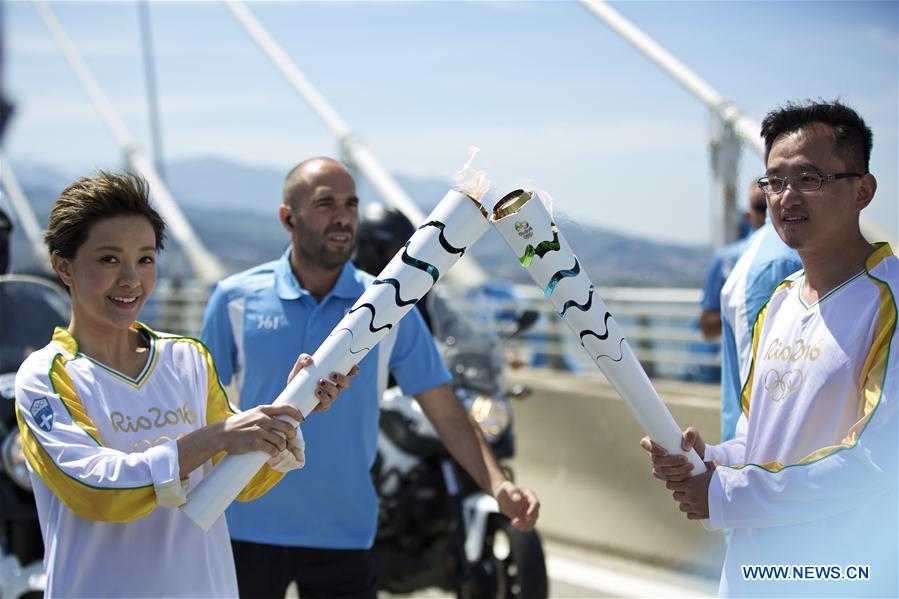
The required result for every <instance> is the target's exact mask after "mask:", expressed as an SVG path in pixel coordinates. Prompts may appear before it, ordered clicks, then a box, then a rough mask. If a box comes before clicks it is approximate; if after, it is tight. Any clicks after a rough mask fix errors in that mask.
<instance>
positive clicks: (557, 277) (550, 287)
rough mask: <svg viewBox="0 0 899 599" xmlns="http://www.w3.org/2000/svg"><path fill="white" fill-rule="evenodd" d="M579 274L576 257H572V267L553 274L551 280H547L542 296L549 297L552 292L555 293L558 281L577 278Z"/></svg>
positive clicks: (579, 267)
mask: <svg viewBox="0 0 899 599" xmlns="http://www.w3.org/2000/svg"><path fill="white" fill-rule="evenodd" d="M579 272H581V265H580V263H578V261H577V256H575V257H574V266H572V267H571V268H569V269H568V270H560V271H559V272H557V273H556V274H554V275H553V276H552V278H551V279H550V280H549V283H547V285H546V289H544V290H543V295H545V296H546V297H549V296H550V295H552V293H553V291H555V289H556V285H558V284H559V281H561V280H562V279H565V278H567V277H574V276H577V274H578V273H579Z"/></svg>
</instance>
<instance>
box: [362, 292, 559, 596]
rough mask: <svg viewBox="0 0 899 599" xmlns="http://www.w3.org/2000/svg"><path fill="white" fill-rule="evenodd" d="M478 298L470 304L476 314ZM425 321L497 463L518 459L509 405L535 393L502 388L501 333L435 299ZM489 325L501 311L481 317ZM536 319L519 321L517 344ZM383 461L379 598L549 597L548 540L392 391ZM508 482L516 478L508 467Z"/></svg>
mask: <svg viewBox="0 0 899 599" xmlns="http://www.w3.org/2000/svg"><path fill="white" fill-rule="evenodd" d="M472 293H473V294H474V295H475V296H476V297H472V294H469V297H466V298H465V299H464V302H465V304H466V305H468V306H472V305H473V304H474V305H476V304H477V303H478V300H482V299H483V297H477V295H478V292H472ZM423 301H426V302H427V303H426V311H427V313H428V315H429V317H430V323H431V327H432V333H433V334H434V338H435V341H436V342H437V345H438V348H439V349H440V351H441V354H442V356H443V358H444V361H445V362H446V364H447V366H448V368H449V370H450V372H451V373H452V375H453V380H452V382H451V387H452V389H453V391H454V393H455V395H456V397H457V398H458V400H459V401H460V402H461V403H462V405H463V406H464V407H465V408H466V410H467V411H468V413H469V414H470V415H471V416H472V417H473V418H474V420H475V421H476V422H477V423H478V425H479V426H480V428H481V431H482V433H483V434H484V437H485V438H486V439H487V441H488V442H489V443H490V444H491V446H492V448H493V451H494V453H495V454H496V457H497V459H498V460H500V461H501V464H502V460H508V459H509V458H511V457H512V456H513V455H514V453H515V436H514V430H513V426H512V425H513V421H512V410H511V406H510V399H512V398H519V399H521V398H524V397H525V396H526V395H527V393H528V390H526V389H523V388H520V387H518V388H513V389H511V390H505V389H503V387H502V378H501V377H502V374H503V370H504V368H505V362H506V358H505V355H504V353H503V349H502V344H501V340H500V339H499V337H498V336H497V335H494V334H491V333H490V331H493V330H496V329H495V326H494V325H493V323H490V322H477V321H474V320H472V319H471V318H468V317H466V316H464V315H462V314H460V313H458V312H456V311H454V310H451V309H450V308H449V302H448V301H447V300H446V299H444V298H442V297H441V296H440V295H439V294H438V293H436V290H433V291H432V292H430V293H429V294H428V296H426V298H425V300H423ZM474 313H475V314H478V315H479V318H480V319H481V320H486V319H488V318H489V315H490V314H494V313H495V311H493V310H492V309H490V308H489V307H487V309H481V310H476V311H475V312H474ZM536 320H537V313H536V312H533V311H526V312H524V313H522V314H520V315H518V316H517V318H516V319H515V322H514V330H513V331H512V332H511V333H510V334H508V335H507V337H511V336H513V335H515V334H517V333H518V332H521V331H522V330H524V329H526V328H528V327H530V326H531V325H533V323H534V322H535V321H536ZM380 416H381V420H380V433H379V437H378V456H377V458H376V461H375V465H374V467H373V469H372V476H373V480H374V483H375V488H376V489H377V492H378V496H379V499H380V509H379V514H378V533H377V537H376V539H375V545H374V551H375V555H376V557H377V559H378V566H379V570H380V581H379V588H380V589H381V590H386V591H389V592H394V593H409V592H412V591H415V590H418V589H423V588H430V587H439V588H441V589H444V590H448V591H453V592H455V593H456V595H457V596H459V597H463V598H476V597H477V598H481V597H495V598H512V597H528V598H540V597H546V596H547V593H548V581H547V575H546V564H545V559H544V554H543V547H542V543H541V540H540V536H539V535H538V534H537V532H536V531H532V532H523V531H520V530H518V529H516V528H514V527H513V526H512V525H511V523H510V521H509V519H508V518H507V517H506V516H504V515H503V514H502V513H500V511H499V507H498V505H497V502H496V500H495V499H494V498H493V497H491V496H489V495H487V494H486V493H484V492H483V491H481V490H480V489H479V488H478V486H477V485H476V484H475V482H474V481H473V480H472V478H471V477H470V476H469V475H468V474H467V473H466V472H465V470H463V469H462V467H461V466H460V465H459V464H458V463H456V462H455V460H453V458H452V457H451V456H450V454H449V452H448V451H447V450H446V449H445V447H444V446H443V443H442V442H441V441H440V439H439V437H438V436H437V432H436V431H435V430H434V427H433V426H432V425H431V423H430V421H429V420H428V418H427V417H426V416H425V415H424V413H423V412H422V410H421V407H420V406H419V405H418V403H417V402H416V401H415V400H414V399H413V398H411V397H408V396H405V395H403V394H402V392H401V391H400V390H399V389H398V388H396V387H392V388H389V389H388V390H387V391H386V392H385V393H384V396H383V398H382V401H381V408H380ZM503 468H504V470H505V471H506V473H507V475H508V476H509V478H512V474H513V473H512V471H511V469H510V468H509V467H508V466H507V465H505V464H503Z"/></svg>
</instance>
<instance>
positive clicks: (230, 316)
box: [201, 249, 451, 549]
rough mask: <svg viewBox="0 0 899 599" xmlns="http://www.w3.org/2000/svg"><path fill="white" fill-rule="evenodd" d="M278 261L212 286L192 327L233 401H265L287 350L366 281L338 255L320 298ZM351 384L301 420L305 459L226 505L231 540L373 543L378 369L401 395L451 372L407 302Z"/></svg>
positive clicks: (295, 351) (311, 337)
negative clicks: (261, 490)
mask: <svg viewBox="0 0 899 599" xmlns="http://www.w3.org/2000/svg"><path fill="white" fill-rule="evenodd" d="M289 255H290V250H289V249H288V250H287V251H286V252H285V253H284V255H282V256H281V258H280V259H279V260H276V261H273V262H269V263H266V264H262V265H260V266H257V267H255V268H252V269H250V270H247V271H244V272H242V273H238V274H235V275H232V276H230V277H228V278H227V279H224V280H223V281H221V282H220V283H219V284H218V285H216V287H215V289H214V290H213V292H212V296H211V297H210V299H209V304H208V305H207V307H206V314H205V317H204V321H203V332H202V334H201V337H202V340H203V343H205V344H206V346H207V347H208V348H209V350H210V352H212V357H213V359H214V361H215V364H216V367H217V368H218V373H219V377H220V378H221V380H222V383H224V384H228V383H230V382H231V381H232V379H233V380H234V381H235V383H236V385H237V388H238V390H239V392H240V407H241V408H242V409H248V408H251V407H253V406H256V405H260V404H269V403H271V402H272V401H274V399H275V398H276V397H277V396H278V394H279V393H280V392H281V390H282V389H283V388H284V386H285V385H286V383H287V376H288V374H289V373H290V370H291V368H292V367H293V364H294V362H295V361H296V358H297V356H298V355H299V354H300V353H302V352H306V353H308V354H312V353H314V352H315V350H316V349H317V348H318V346H319V345H320V344H321V343H322V342H323V341H324V340H325V338H327V336H328V335H329V334H330V333H331V331H332V330H333V328H334V326H335V325H336V324H337V323H338V322H339V321H340V319H341V318H343V316H344V315H345V314H346V313H347V312H348V311H349V309H350V308H351V307H352V306H353V303H354V302H355V301H356V300H357V299H358V298H359V296H360V295H362V293H363V291H365V289H366V288H368V286H369V285H370V284H371V282H372V281H373V280H374V278H373V277H371V276H370V275H368V274H367V273H365V272H363V271H360V270H357V269H356V268H355V267H354V266H353V265H352V264H351V263H349V262H347V264H346V265H345V266H344V268H343V270H342V271H341V273H340V277H339V278H338V279H337V283H336V284H335V285H334V288H333V289H332V290H331V291H330V293H328V294H327V295H326V296H325V297H324V298H322V300H321V301H320V302H317V301H316V300H315V298H314V297H313V296H312V295H311V294H310V293H309V292H308V291H306V290H305V289H303V288H302V287H301V286H300V284H299V282H298V281H297V279H296V277H295V276H294V275H293V271H292V270H291V268H290V262H289V260H288V257H289ZM359 369H360V372H359V374H358V375H357V376H355V377H354V378H353V379H352V386H351V387H350V388H349V389H348V390H346V391H343V392H342V393H341V394H340V396H339V397H338V398H337V400H336V401H335V402H334V403H333V404H332V406H331V409H330V410H329V411H327V412H324V413H315V414H311V415H310V416H309V418H308V419H307V420H306V422H305V423H304V424H303V425H302V428H303V436H304V438H305V441H306V466H305V467H304V468H303V469H301V470H294V471H292V472H290V473H288V474H287V475H286V476H285V477H284V479H283V480H282V481H281V482H280V483H278V484H277V485H276V486H275V487H274V488H272V489H271V490H270V491H269V492H268V493H266V494H265V495H263V496H262V497H261V498H259V499H257V500H255V501H251V502H249V503H238V502H235V503H234V504H232V505H231V507H230V508H228V511H227V512H226V514H227V519H228V527H229V529H230V531H231V537H232V538H233V539H237V540H241V541H251V542H256V543H266V544H270V545H284V546H294V547H318V548H329V549H367V548H369V547H371V545H372V543H373V542H374V537H375V532H376V527H377V508H378V499H377V496H376V493H375V489H374V487H373V485H372V481H371V474H370V469H371V466H372V464H373V463H374V459H375V454H376V451H377V440H378V402H379V398H380V394H381V391H382V390H383V388H384V386H385V385H386V381H387V374H388V370H389V372H390V373H391V374H393V376H394V378H395V379H396V380H397V383H398V384H399V385H400V387H401V388H402V390H403V392H404V393H406V394H407V395H417V394H418V393H421V392H423V391H427V390H428V389H432V388H433V387H436V386H437V385H440V384H443V383H447V382H449V381H450V379H451V376H450V373H449V371H448V370H447V369H446V366H445V365H444V363H443V360H442V359H441V358H440V355H439V354H438V353H437V348H436V347H435V345H434V341H433V338H432V337H431V334H430V332H429V331H428V329H427V327H426V326H425V324H424V321H423V320H422V318H421V315H420V314H419V312H418V310H412V311H411V312H409V313H408V314H407V315H406V317H405V318H403V320H402V321H401V322H400V323H399V324H398V325H397V326H395V327H394V328H393V329H392V330H391V332H390V334H389V335H388V336H387V337H386V338H385V339H384V340H382V342H381V343H380V344H379V345H377V346H376V347H375V348H374V349H373V350H372V351H370V352H369V353H368V354H367V355H366V356H365V357H364V358H363V359H362V361H361V362H360V363H359Z"/></svg>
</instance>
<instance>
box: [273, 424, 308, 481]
mask: <svg viewBox="0 0 899 599" xmlns="http://www.w3.org/2000/svg"><path fill="white" fill-rule="evenodd" d="M267 464H268V465H269V467H271V468H273V469H274V470H277V471H278V472H290V471H291V470H298V469H300V468H302V467H303V466H305V465H306V443H305V441H303V429H301V428H300V427H297V436H296V437H294V438H293V439H291V440H290V441H288V442H287V449H285V450H284V451H282V452H281V453H279V454H278V455H276V456H274V457H272V458H269V459H268V462H267Z"/></svg>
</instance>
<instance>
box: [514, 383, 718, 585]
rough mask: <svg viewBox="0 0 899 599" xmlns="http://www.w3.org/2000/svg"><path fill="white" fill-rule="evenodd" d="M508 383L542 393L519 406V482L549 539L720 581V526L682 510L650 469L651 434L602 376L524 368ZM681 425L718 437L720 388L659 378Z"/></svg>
mask: <svg viewBox="0 0 899 599" xmlns="http://www.w3.org/2000/svg"><path fill="white" fill-rule="evenodd" d="M510 381H511V382H513V383H521V384H525V385H528V386H530V387H531V388H533V390H534V394H533V395H532V396H531V397H530V398H529V399H527V400H525V401H522V402H515V403H514V404H513V409H514V413H515V421H516V438H517V455H516V457H515V459H514V461H513V463H512V465H513V468H514V469H515V472H516V477H517V480H518V482H519V483H521V484H523V485H525V486H527V487H530V488H532V489H534V490H535V491H536V492H537V494H538V495H539V497H540V500H541V503H542V508H541V516H540V523H539V525H538V529H539V530H540V531H541V533H542V534H543V535H545V536H547V537H550V538H553V539H555V540H559V541H562V542H566V543H572V544H576V545H581V546H585V547H587V548H591V549H597V550H601V551H604V552H608V553H613V554H616V555H620V556H624V557H630V558H633V559H636V560H639V561H645V562H648V563H654V564H658V565H665V566H670V567H673V568H677V569H679V570H686V571H689V572H691V573H696V574H701V575H703V576H709V577H717V576H718V574H719V573H720V568H721V564H722V562H723V557H724V541H723V535H722V534H721V533H720V532H714V533H713V532H707V531H706V530H705V529H704V528H703V527H702V525H701V524H700V523H699V522H691V521H688V520H687V519H686V517H685V516H684V515H683V514H682V513H681V512H680V511H679V509H678V507H677V504H676V503H675V502H674V501H673V499H672V498H671V492H670V491H668V490H667V489H665V487H664V484H663V483H662V482H661V481H659V480H656V479H655V478H653V477H652V475H651V474H650V467H649V461H648V458H647V456H646V454H645V452H644V451H643V450H642V449H641V448H640V447H639V440H640V438H641V437H642V436H643V435H644V433H643V431H642V430H640V428H639V426H638V425H637V423H636V421H635V420H634V419H633V417H632V416H631V414H630V412H629V411H628V409H627V407H626V406H625V404H624V402H623V401H622V400H621V399H620V398H619V397H618V395H617V394H616V393H615V390H614V389H612V387H611V386H610V385H609V384H608V382H607V381H606V379H605V377H603V376H602V374H601V373H598V372H597V373H596V374H595V375H571V374H567V373H558V372H552V371H548V370H521V371H518V372H515V373H513V374H512V375H510ZM653 383H654V384H655V385H656V388H657V390H658V391H659V395H660V396H661V397H662V399H663V400H664V401H665V403H666V404H667V405H668V407H669V409H670V410H671V412H672V414H673V415H674V418H675V420H677V422H678V424H679V425H680V426H681V427H682V428H686V427H687V426H691V425H692V426H695V427H697V428H698V429H699V430H700V431H701V432H702V433H703V438H704V439H706V440H707V441H708V442H711V443H714V442H717V441H718V439H719V427H720V425H719V407H718V406H719V398H718V393H719V389H718V386H717V385H703V384H696V383H680V382H675V381H661V380H656V381H653Z"/></svg>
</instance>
